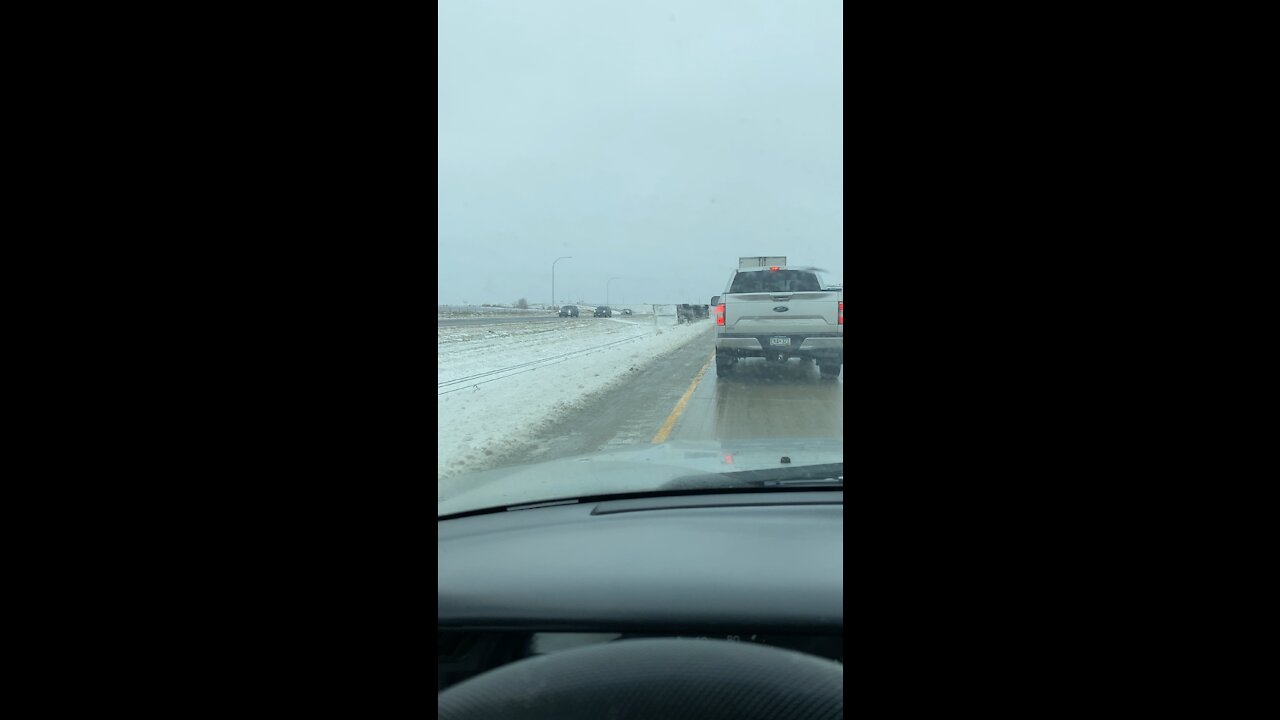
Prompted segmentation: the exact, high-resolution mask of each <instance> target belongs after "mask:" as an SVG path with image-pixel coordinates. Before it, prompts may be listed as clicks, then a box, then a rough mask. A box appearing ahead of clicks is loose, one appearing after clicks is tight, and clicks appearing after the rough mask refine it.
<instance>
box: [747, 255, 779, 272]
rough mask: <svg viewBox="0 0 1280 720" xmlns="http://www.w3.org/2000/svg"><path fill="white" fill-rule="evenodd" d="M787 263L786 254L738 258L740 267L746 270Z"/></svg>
mask: <svg viewBox="0 0 1280 720" xmlns="http://www.w3.org/2000/svg"><path fill="white" fill-rule="evenodd" d="M786 264H787V256H786V255H760V256H758V257H740V258H738V269H739V270H746V269H747V268H762V267H774V266H778V267H781V266H783V265H786Z"/></svg>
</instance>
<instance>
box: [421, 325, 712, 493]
mask: <svg viewBox="0 0 1280 720" xmlns="http://www.w3.org/2000/svg"><path fill="white" fill-rule="evenodd" d="M708 329H709V326H708V325H707V324H706V323H705V322H697V323H691V324H688V325H680V326H676V327H664V328H658V327H654V324H653V320H652V318H649V319H648V320H647V321H643V320H641V321H636V320H632V319H630V318H616V317H615V318H578V319H570V318H566V319H565V320H564V322H562V323H529V324H528V325H525V324H523V323H508V324H505V325H500V326H485V327H480V326H475V327H441V328H438V330H437V332H438V335H437V338H438V340H437V348H436V361H437V362H436V382H437V388H438V389H437V398H436V401H437V402H436V419H437V421H438V427H439V437H438V440H439V450H438V453H437V459H436V475H437V480H440V479H443V478H446V477H449V476H452V475H456V474H458V473H461V472H469V471H473V470H480V469H485V468H487V467H489V466H490V465H491V464H492V463H494V461H495V460H497V459H498V458H499V457H501V456H503V455H507V454H510V453H511V452H513V451H516V450H518V449H519V448H520V447H521V446H523V445H527V443H528V442H529V438H530V437H531V436H532V434H533V433H534V432H535V431H536V430H537V428H538V427H539V426H541V425H543V424H544V423H547V422H550V421H553V420H555V419H556V418H557V417H559V416H560V415H561V414H563V413H566V412H569V411H572V410H573V409H574V408H575V407H578V406H580V405H581V404H582V403H583V402H584V400H586V399H587V398H588V396H590V395H592V394H593V393H597V392H600V391H602V390H605V389H608V388H609V387H611V386H613V385H615V384H617V383H619V382H622V381H624V380H625V379H626V377H627V376H628V375H630V374H631V373H634V372H636V371H638V370H639V369H640V368H642V367H643V366H645V365H647V364H649V363H651V362H653V360H654V359H656V358H658V357H660V356H662V355H666V354H668V353H670V352H672V351H673V350H675V349H677V348H679V347H681V346H682V345H685V344H686V343H689V342H691V341H692V340H694V339H695V338H698V337H703V336H705V334H706V332H707V330H708Z"/></svg>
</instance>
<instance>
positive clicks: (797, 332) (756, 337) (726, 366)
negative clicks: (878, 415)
mask: <svg viewBox="0 0 1280 720" xmlns="http://www.w3.org/2000/svg"><path fill="white" fill-rule="evenodd" d="M711 304H712V305H713V307H714V310H713V317H714V318H715V322H716V372H717V374H719V375H727V374H728V373H730V372H731V371H732V370H733V366H734V364H735V363H737V362H738V360H739V359H741V358H749V357H758V358H766V359H767V360H769V361H770V362H786V361H787V359H788V358H793V357H794V358H808V359H812V360H814V361H816V362H817V364H818V370H819V372H821V373H822V376H823V377H826V378H833V377H836V376H838V375H839V374H840V370H841V368H842V366H843V365H844V289H843V288H842V287H840V286H829V285H827V284H826V283H824V282H823V281H822V278H821V277H820V276H819V275H818V271H817V270H815V269H813V268H792V267H787V259H786V258H785V257H777V256H775V257H769V256H764V257H743V258H738V269H737V270H735V271H734V272H733V275H732V276H730V278H729V282H728V283H727V284H726V285H725V289H724V294H723V295H717V296H716V297H714V298H712V299H711Z"/></svg>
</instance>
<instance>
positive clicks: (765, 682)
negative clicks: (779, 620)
mask: <svg viewBox="0 0 1280 720" xmlns="http://www.w3.org/2000/svg"><path fill="white" fill-rule="evenodd" d="M438 698H439V699H438V702H437V709H438V711H439V717H440V718H441V720H491V719H493V718H520V719H521V720H534V719H535V718H537V719H542V718H546V719H548V720H551V719H552V718H554V719H555V720H574V719H576V718H590V719H591V720H598V719H601V718H609V719H610V720H615V719H616V720H623V719H624V718H625V719H627V720H632V719H639V718H646V719H648V718H654V719H658V718H660V719H662V720H719V719H721V718H723V719H724V720H730V719H732V720H756V719H757V718H759V719H760V720H764V719H765V718H770V719H772V720H810V719H813V720H817V719H819V718H821V719H822V720H832V719H834V718H843V717H844V666H843V665H841V664H839V663H836V662H832V661H830V660H824V659H822V658H819V657H815V656H812V655H806V654H804V653H799V652H794V651H791V650H783V649H781V648H775V647H769V646H766V645H757V644H754V643H742V642H728V641H725V640H701V639H698V640H693V639H689V640H685V639H674V638H659V639H637V640H620V641H614V642H611V643H604V644H601V645H591V646H588V647H581V648H575V649H572V650H562V651H559V652H555V653H551V654H549V655H541V656H538V657H533V658H526V659H524V660H519V661H517V662H514V663H511V664H508V665H503V666H502V667H498V668H495V669H493V670H490V671H489V672H487V673H484V674H482V675H478V676H476V677H473V678H470V679H469V680H464V681H463V682H460V683H458V684H457V685H454V686H453V687H451V688H449V689H447V690H445V691H444V692H442V693H440V694H439V696H438Z"/></svg>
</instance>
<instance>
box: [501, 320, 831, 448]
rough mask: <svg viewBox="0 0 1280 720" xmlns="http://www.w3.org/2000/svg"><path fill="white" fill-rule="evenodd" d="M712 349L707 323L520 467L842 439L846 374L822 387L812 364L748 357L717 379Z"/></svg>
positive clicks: (555, 431)
mask: <svg viewBox="0 0 1280 720" xmlns="http://www.w3.org/2000/svg"><path fill="white" fill-rule="evenodd" d="M703 322H707V321H703ZM714 350H715V332H714V329H713V326H711V325H710V323H709V322H707V331H706V333H705V334H704V335H703V336H702V337H699V338H698V339H697V340H694V341H693V342H691V343H689V344H688V345H685V346H684V347H682V348H680V349H679V350H677V351H675V352H673V353H672V354H670V355H668V356H666V357H664V358H661V359H659V360H657V361H655V362H654V363H653V364H651V365H650V366H649V367H647V368H645V369H644V370H642V371H640V372H639V373H637V374H636V375H634V376H633V377H631V378H629V379H628V380H627V381H626V382H624V383H623V384H622V385H620V386H618V387H616V388H614V389H613V390H611V391H608V392H606V393H604V394H602V395H600V396H598V397H597V398H595V399H594V401H593V402H592V403H591V404H590V405H588V406H587V407H586V408H584V409H581V410H577V411H575V412H574V413H573V414H572V416H570V417H566V418H564V419H563V420H561V421H560V422H559V423H558V424H556V425H555V426H553V427H552V428H551V429H550V430H549V431H546V432H544V433H543V434H542V436H541V437H539V438H538V445H539V447H538V449H537V450H535V451H533V453H532V454H531V455H530V456H528V457H527V458H526V459H525V461H526V462H543V461H547V460H554V459H558V458H563V457H571V456H574V455H586V454H591V453H595V452H600V451H604V450H612V449H617V448H621V447H625V446H635V445H641V444H653V443H655V442H669V441H678V440H694V441H697V440H719V441H723V440H745V439H770V438H841V437H842V436H843V433H844V373H843V372H841V374H840V376H839V377H838V378H836V379H835V380H823V379H822V378H821V377H820V376H819V373H818V367H817V365H815V364H813V363H810V362H801V361H800V360H795V359H792V360H788V361H787V362H786V363H784V364H780V365H776V364H768V363H766V361H765V360H763V359H755V358H753V359H748V360H741V361H739V362H738V364H737V366H736V367H735V368H734V370H733V372H732V373H731V374H730V376H729V377H718V376H717V373H716V367H715V361H714V359H713V354H714ZM695 380H696V384H695ZM691 387H692V388H693V390H692V392H691V393H690V392H689V390H690V388H691ZM686 395H687V397H686ZM682 400H683V402H681V401H682Z"/></svg>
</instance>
